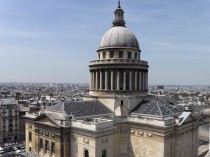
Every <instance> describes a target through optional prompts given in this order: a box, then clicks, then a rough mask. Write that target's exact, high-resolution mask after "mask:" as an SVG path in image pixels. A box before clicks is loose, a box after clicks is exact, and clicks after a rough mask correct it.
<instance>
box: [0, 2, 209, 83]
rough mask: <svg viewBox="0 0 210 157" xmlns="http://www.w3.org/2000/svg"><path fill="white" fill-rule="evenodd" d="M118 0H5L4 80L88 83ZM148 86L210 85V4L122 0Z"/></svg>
mask: <svg viewBox="0 0 210 157" xmlns="http://www.w3.org/2000/svg"><path fill="white" fill-rule="evenodd" d="M116 6H117V0H0V82H55V83H56V82H64V83H72V82H73V83H80V82H81V83H86V82H89V70H88V64H89V61H91V60H95V59H97V53H96V50H97V48H98V45H99V42H100V39H101V37H102V36H103V34H104V33H105V32H106V31H107V30H108V29H109V28H110V27H111V26H112V24H111V23H112V20H113V18H114V14H113V11H114V10H115V9H116ZM121 6H122V8H123V9H124V11H125V20H126V26H127V27H128V29H130V30H131V31H132V32H133V33H134V34H135V35H136V37H137V38H138V40H139V44H140V47H141V50H142V53H141V58H142V59H143V60H146V61H148V62H149V65H150V67H149V84H180V85H207V84H208V85H210V69H209V68H210V9H209V8H210V1H209V0H185V1H183V0H176V1H174V0H130V1H128V0H121Z"/></svg>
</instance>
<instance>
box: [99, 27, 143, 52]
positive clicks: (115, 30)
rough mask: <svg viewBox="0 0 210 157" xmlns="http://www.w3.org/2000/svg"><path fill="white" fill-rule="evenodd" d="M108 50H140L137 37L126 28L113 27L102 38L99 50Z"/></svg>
mask: <svg viewBox="0 0 210 157" xmlns="http://www.w3.org/2000/svg"><path fill="white" fill-rule="evenodd" d="M106 48H134V49H138V50H140V48H139V43H138V40H137V38H136V37H135V35H134V34H133V33H132V32H131V31H129V30H128V29H127V28H126V27H124V26H113V27H112V28H110V29H109V30H108V31H107V32H106V33H105V34H104V35H103V37H102V39H101V42H100V45H99V50H100V49H106Z"/></svg>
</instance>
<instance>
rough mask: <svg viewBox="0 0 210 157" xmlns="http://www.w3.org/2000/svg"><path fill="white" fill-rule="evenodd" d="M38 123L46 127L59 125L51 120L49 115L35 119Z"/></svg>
mask: <svg viewBox="0 0 210 157" xmlns="http://www.w3.org/2000/svg"><path fill="white" fill-rule="evenodd" d="M35 121H36V122H38V123H41V124H44V125H50V126H54V127H58V124H56V122H55V121H54V120H53V119H52V118H50V117H49V116H47V115H45V114H44V115H40V116H38V117H37V118H36V119H35Z"/></svg>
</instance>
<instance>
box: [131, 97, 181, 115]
mask: <svg viewBox="0 0 210 157" xmlns="http://www.w3.org/2000/svg"><path fill="white" fill-rule="evenodd" d="M177 104H178V102H176V101H175V100H173V99H171V98H169V97H167V96H156V95H153V96H150V97H149V99H143V100H142V101H141V102H140V103H139V104H138V105H137V106H136V107H135V108H134V109H133V110H132V111H131V114H142V115H152V116H158V117H167V116H170V115H176V114H178V113H181V112H182V108H181V106H179V105H177Z"/></svg>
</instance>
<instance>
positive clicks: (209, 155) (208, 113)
mask: <svg viewBox="0 0 210 157" xmlns="http://www.w3.org/2000/svg"><path fill="white" fill-rule="evenodd" d="M201 115H204V116H206V117H207V118H208V121H209V122H210V108H207V109H204V110H202V111H201ZM209 143H210V124H209ZM205 157H210V144H209V151H208V153H207V154H206V155H205Z"/></svg>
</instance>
